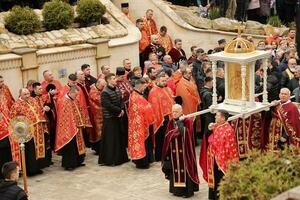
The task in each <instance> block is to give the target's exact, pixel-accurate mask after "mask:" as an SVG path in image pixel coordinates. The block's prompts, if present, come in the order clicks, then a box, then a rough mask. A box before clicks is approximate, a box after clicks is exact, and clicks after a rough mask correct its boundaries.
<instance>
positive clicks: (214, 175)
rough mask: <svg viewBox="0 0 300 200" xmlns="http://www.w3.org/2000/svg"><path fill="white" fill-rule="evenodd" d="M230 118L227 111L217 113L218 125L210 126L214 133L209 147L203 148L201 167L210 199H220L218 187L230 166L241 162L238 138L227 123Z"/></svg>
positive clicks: (210, 138) (209, 140)
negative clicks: (232, 163)
mask: <svg viewBox="0 0 300 200" xmlns="http://www.w3.org/2000/svg"><path fill="white" fill-rule="evenodd" d="M228 117H229V113H228V112H227V111H223V110H219V111H218V112H217V113H216V116H215V118H216V123H211V124H210V125H209V129H210V130H212V131H213V133H212V134H211V135H210V136H209V138H208V147H207V149H206V148H201V154H200V167H201V168H202V171H203V178H204V179H205V180H206V181H207V182H208V186H209V197H208V198H209V199H218V196H219V195H218V186H219V183H220V181H221V179H222V178H223V176H224V174H226V172H227V170H228V166H229V164H230V163H231V162H238V161H239V155H238V147H237V142H236V137H235V134H234V130H233V128H232V127H231V125H230V124H229V123H228V122H227V120H228ZM204 146H206V145H204Z"/></svg>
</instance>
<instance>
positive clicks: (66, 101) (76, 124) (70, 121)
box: [54, 95, 92, 155]
mask: <svg viewBox="0 0 300 200" xmlns="http://www.w3.org/2000/svg"><path fill="white" fill-rule="evenodd" d="M91 126H92V125H91V122H90V118H89V115H88V113H87V112H85V110H84V109H82V107H81V105H80V104H79V102H78V101H77V99H75V100H72V99H71V98H70V97H69V96H68V95H65V96H64V97H63V98H61V99H60V100H59V101H58V103H57V125H56V141H55V148H54V149H55V151H56V152H57V151H59V150H60V149H61V148H63V147H64V146H65V145H67V144H68V143H69V142H70V141H71V140H72V139H73V138H74V137H75V136H76V139H77V140H76V142H77V148H78V152H79V155H82V154H84V153H85V144H84V139H83V135H82V128H85V127H91Z"/></svg>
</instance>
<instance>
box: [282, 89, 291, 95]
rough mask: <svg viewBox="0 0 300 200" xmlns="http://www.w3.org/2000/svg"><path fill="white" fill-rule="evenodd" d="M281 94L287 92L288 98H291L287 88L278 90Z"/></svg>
mask: <svg viewBox="0 0 300 200" xmlns="http://www.w3.org/2000/svg"><path fill="white" fill-rule="evenodd" d="M281 92H287V93H288V95H289V96H291V91H290V90H289V89H288V88H281V89H280V93H281Z"/></svg>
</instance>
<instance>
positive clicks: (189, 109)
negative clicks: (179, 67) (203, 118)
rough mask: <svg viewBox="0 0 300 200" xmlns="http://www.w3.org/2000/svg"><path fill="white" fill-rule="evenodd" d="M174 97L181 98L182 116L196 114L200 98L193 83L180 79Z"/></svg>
mask: <svg viewBox="0 0 300 200" xmlns="http://www.w3.org/2000/svg"><path fill="white" fill-rule="evenodd" d="M176 96H181V98H182V110H183V114H184V115H187V114H190V113H194V112H197V109H198V105H199V104H200V97H199V93H198V89H197V86H196V84H195V83H193V82H192V81H188V80H186V79H185V78H181V80H180V81H179V82H178V84H177V88H176Z"/></svg>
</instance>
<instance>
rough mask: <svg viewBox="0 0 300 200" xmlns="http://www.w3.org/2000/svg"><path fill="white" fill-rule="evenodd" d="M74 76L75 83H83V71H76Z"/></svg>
mask: <svg viewBox="0 0 300 200" xmlns="http://www.w3.org/2000/svg"><path fill="white" fill-rule="evenodd" d="M75 74H76V78H77V81H79V82H83V81H84V80H85V76H84V73H83V71H81V70H78V71H77V72H76V73H75Z"/></svg>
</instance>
